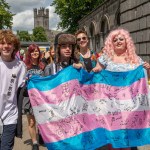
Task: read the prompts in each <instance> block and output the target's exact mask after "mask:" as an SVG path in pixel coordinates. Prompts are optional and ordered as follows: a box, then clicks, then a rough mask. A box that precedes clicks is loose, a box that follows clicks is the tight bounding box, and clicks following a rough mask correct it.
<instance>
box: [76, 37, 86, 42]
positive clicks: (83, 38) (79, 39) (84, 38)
mask: <svg viewBox="0 0 150 150" xmlns="http://www.w3.org/2000/svg"><path fill="white" fill-rule="evenodd" d="M81 39H82V40H83V41H85V40H86V39H87V37H85V36H84V37H82V38H77V41H78V42H80V41H81Z"/></svg>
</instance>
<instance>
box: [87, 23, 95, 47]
mask: <svg viewBox="0 0 150 150" xmlns="http://www.w3.org/2000/svg"><path fill="white" fill-rule="evenodd" d="M95 35H96V22H95V21H92V22H91V24H90V26H89V40H90V48H91V49H93V50H96V44H95Z"/></svg>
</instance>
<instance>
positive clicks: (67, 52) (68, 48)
mask: <svg viewBox="0 0 150 150" xmlns="http://www.w3.org/2000/svg"><path fill="white" fill-rule="evenodd" d="M71 54H72V45H70V44H62V45H60V56H61V58H64V59H66V58H70V57H71Z"/></svg>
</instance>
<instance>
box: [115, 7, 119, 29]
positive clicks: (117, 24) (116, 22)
mask: <svg viewBox="0 0 150 150" xmlns="http://www.w3.org/2000/svg"><path fill="white" fill-rule="evenodd" d="M115 25H116V27H118V26H120V11H119V10H117V13H116V16H115Z"/></svg>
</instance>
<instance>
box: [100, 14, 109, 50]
mask: <svg viewBox="0 0 150 150" xmlns="http://www.w3.org/2000/svg"><path fill="white" fill-rule="evenodd" d="M109 30H110V25H109V19H108V17H107V16H106V15H104V16H103V17H102V18H101V22H100V49H102V47H103V45H104V41H105V38H106V36H107V34H108V33H109Z"/></svg>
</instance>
